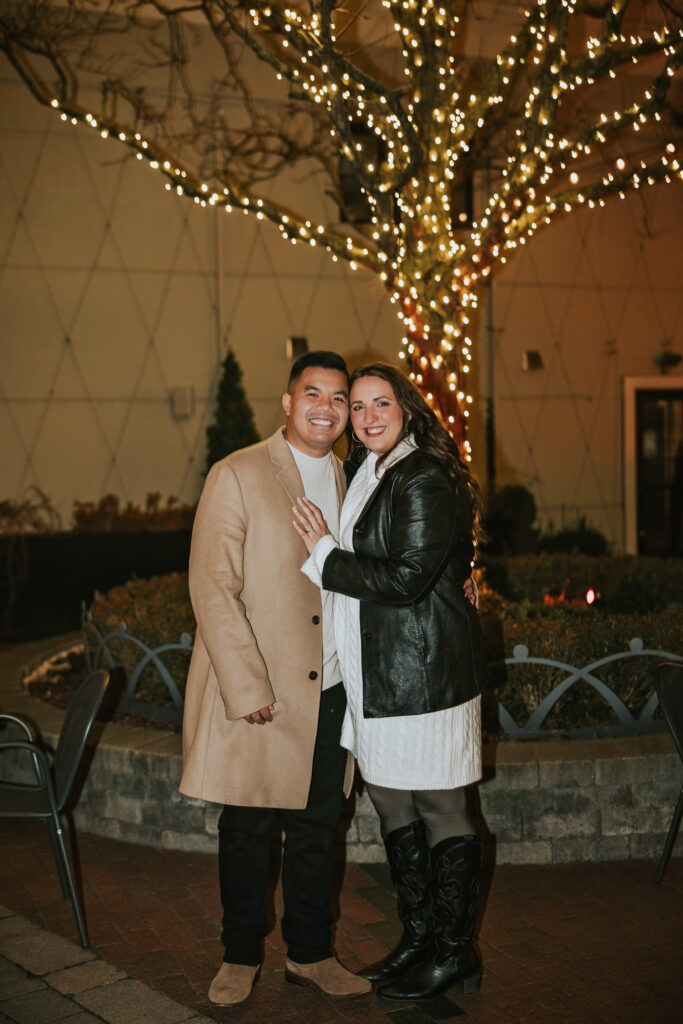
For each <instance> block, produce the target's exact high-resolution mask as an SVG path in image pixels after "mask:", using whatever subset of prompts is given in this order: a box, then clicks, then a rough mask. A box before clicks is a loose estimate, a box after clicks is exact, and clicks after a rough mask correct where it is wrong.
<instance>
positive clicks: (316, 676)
mask: <svg viewBox="0 0 683 1024" xmlns="http://www.w3.org/2000/svg"><path fill="white" fill-rule="evenodd" d="M308 678H309V679H317V678H318V673H317V672H309V673H308Z"/></svg>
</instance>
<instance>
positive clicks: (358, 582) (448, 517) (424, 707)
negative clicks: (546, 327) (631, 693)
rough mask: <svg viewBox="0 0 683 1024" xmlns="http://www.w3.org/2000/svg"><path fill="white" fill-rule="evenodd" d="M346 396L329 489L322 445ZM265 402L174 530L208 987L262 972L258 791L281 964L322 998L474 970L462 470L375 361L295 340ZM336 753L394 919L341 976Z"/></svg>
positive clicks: (471, 661)
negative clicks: (204, 808) (207, 814)
mask: <svg viewBox="0 0 683 1024" xmlns="http://www.w3.org/2000/svg"><path fill="white" fill-rule="evenodd" d="M349 403H350V417H351V424H352V426H353V434H352V437H353V447H352V449H351V452H350V455H349V458H348V459H347V462H346V465H345V468H346V469H347V471H348V472H347V475H348V477H349V479H350V486H349V491H348V494H347V495H346V499H345V500H344V503H343V506H342V499H343V498H344V494H345V491H346V482H345V480H344V475H343V472H342V467H341V465H340V463H339V461H338V460H337V459H336V458H335V456H334V455H333V454H332V452H331V449H332V445H333V444H334V442H335V441H336V440H337V439H338V438H339V437H340V436H341V434H342V433H343V432H344V430H345V428H346V425H347V421H348V419H349ZM282 405H283V408H284V412H285V417H286V422H285V428H284V430H278V431H277V432H276V433H275V434H274V435H273V436H272V437H271V438H269V439H268V440H267V441H264V442H261V443H260V444H257V445H254V446H252V447H251V448H247V449H242V450H241V451H238V452H235V453H233V454H232V455H230V456H229V457H228V458H226V459H223V460H222V461H221V462H219V463H217V464H216V465H215V466H213V468H212V469H211V471H210V473H209V475H208V477H207V480H206V484H205V487H204V491H203V493H202V497H201V500H200V502H199V506H198V509H197V515H196V519H195V525H194V530H193V535H192V549H191V554H190V594H191V598H192V605H193V608H194V612H195V616H196V619H197V634H196V639H195V645H194V650H193V654H192V661H191V664H190V670H189V675H188V681H187V690H186V704H185V719H184V723H183V754H184V771H183V777H182V781H181V786H180V789H181V792H183V793H185V794H186V795H188V796H192V797H198V798H201V799H203V800H210V801H214V802H217V803H221V804H223V805H224V807H223V811H222V813H221V816H220V818H219V822H218V834H219V855H218V865H219V881H220V891H221V901H222V905H223V929H222V942H223V946H224V949H225V953H224V957H223V964H222V965H221V968H220V970H219V971H218V974H217V975H216V977H215V978H214V980H213V982H212V984H211V988H210V989H209V998H210V1000H211V1001H212V1002H214V1003H217V1004H219V1005H236V1004H237V1003H240V1002H242V1001H243V1000H244V999H246V998H247V997H248V996H249V994H250V992H251V989H252V986H253V984H254V982H255V981H256V979H257V976H258V971H259V967H260V964H261V960H262V943H263V939H264V936H265V935H266V932H267V930H268V920H267V914H266V909H265V900H264V897H265V890H266V883H267V877H268V869H269V860H270V847H269V840H270V834H271V830H272V824H273V817H274V815H275V812H276V809H278V810H282V811H283V816H284V817H283V825H284V846H283V852H282V889H283V897H284V905H285V911H284V916H283V919H282V934H283V938H284V940H285V943H286V945H287V962H286V978H287V980H289V981H291V982H294V983H296V984H301V985H313V986H315V987H317V988H318V989H320V990H321V991H322V992H324V993H325V994H326V995H328V996H332V997H336V998H342V997H346V996H354V995H360V994H362V993H364V992H367V991H369V990H370V988H371V986H374V987H375V988H378V989H379V990H380V992H381V994H382V995H383V996H386V997H388V998H395V999H418V998H425V997H428V996H432V995H436V994H437V993H438V992H442V991H444V990H445V989H446V988H448V987H450V986H451V985H453V984H455V983H456V982H461V983H462V984H463V985H464V986H465V988H466V990H471V989H473V988H476V987H477V986H478V984H479V978H480V964H479V959H478V955H477V953H476V950H475V949H474V947H473V945H472V933H473V927H474V918H475V915H476V910H477V897H478V891H479V871H480V864H481V843H480V838H479V836H477V835H476V833H475V828H474V825H473V823H472V821H471V819H470V818H469V816H468V813H467V809H466V806H465V796H464V789H463V787H464V786H466V785H468V784H469V783H472V782H475V781H476V780H477V779H479V778H480V776H481V767H480V723H479V697H478V694H479V693H480V692H481V690H482V688H483V684H484V677H485V659H484V651H483V640H482V635H481V629H480V626H479V622H478V619H477V614H476V611H475V610H474V608H473V607H472V605H471V604H470V602H469V601H468V600H467V598H466V596H465V592H464V590H463V587H464V585H465V583H466V581H467V580H468V579H469V576H470V565H471V561H472V557H473V536H474V532H475V529H476V524H477V521H478V513H479V497H478V491H477V488H476V485H475V484H474V481H473V480H472V478H471V476H470V474H469V471H468V469H467V467H466V466H465V464H464V463H463V462H462V461H461V460H460V457H459V455H458V452H457V448H456V446H455V443H454V442H453V440H452V438H451V437H450V435H449V434H448V433H447V431H446V430H444V428H443V427H441V425H440V424H439V423H438V421H437V419H436V417H435V415H434V413H433V412H432V411H431V410H430V409H429V407H428V406H427V405H426V403H425V402H424V400H423V399H422V397H421V396H420V394H419V392H418V391H417V389H416V388H415V387H414V386H413V385H412V384H411V383H410V382H409V381H407V380H406V378H405V377H404V376H403V375H402V374H401V373H400V372H399V371H398V370H396V369H394V368H393V367H391V366H385V365H383V364H375V365H372V366H368V367H363V368H361V369H359V370H356V371H355V372H354V374H353V376H352V377H351V382H350V388H349V378H348V375H347V372H346V366H345V364H344V361H343V359H342V358H341V357H340V356H338V355H336V354H335V353H332V352H311V353H308V354H306V355H304V356H302V357H301V358H300V359H298V360H297V361H296V362H295V363H294V364H293V366H292V370H291V374H290V379H289V384H288V388H287V391H286V393H285V394H284V395H283V399H282ZM297 534H298V535H299V536H297ZM337 538H338V539H339V543H337ZM307 552H308V555H309V557H308V558H307V557H306V555H307ZM342 678H343V679H344V683H343V684H342ZM347 751H348V753H347ZM352 754H353V756H355V758H356V759H357V760H358V763H359V767H360V770H361V773H362V775H363V778H364V780H365V782H366V785H367V788H368V793H369V795H370V798H371V800H372V802H373V804H374V806H375V808H376V809H377V811H378V813H379V815H380V821H381V828H382V836H383V838H384V842H385V846H386V850H387V855H388V858H389V863H390V866H391V871H392V877H393V879H394V883H395V885H396V889H397V895H398V912H399V917H400V919H401V922H402V924H403V926H404V932H403V936H402V938H401V941H400V942H399V944H398V946H397V947H396V949H395V950H394V951H393V952H392V953H390V954H389V956H388V957H386V958H385V959H384V960H383V961H381V962H380V963H379V964H374V965H372V966H371V967H369V968H366V969H365V970H364V971H362V972H361V973H360V975H354V974H352V973H351V972H350V971H347V970H346V968H344V967H343V966H342V965H341V964H340V963H339V961H338V960H337V959H336V957H335V956H334V955H333V951H332V934H331V933H332V910H331V896H332V868H333V859H332V855H333V843H334V835H335V830H336V826H337V823H338V819H339V815H340V812H341V806H342V794H343V793H345V794H346V795H348V793H349V791H350V787H351V783H352V777H353V757H352V756H351V755H352Z"/></svg>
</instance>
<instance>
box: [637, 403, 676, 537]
mask: <svg viewBox="0 0 683 1024" xmlns="http://www.w3.org/2000/svg"><path fill="white" fill-rule="evenodd" d="M636 443H637V447H636V452H637V455H636V493H637V509H638V523H637V532H638V554H639V555H664V556H666V555H683V391H681V390H680V389H676V388H666V387H662V388H661V390H659V389H656V390H655V389H652V390H650V389H647V390H645V389H644V390H637V391H636Z"/></svg>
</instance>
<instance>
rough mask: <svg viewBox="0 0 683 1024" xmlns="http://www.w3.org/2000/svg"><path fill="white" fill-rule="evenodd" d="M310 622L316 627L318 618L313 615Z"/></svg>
mask: <svg viewBox="0 0 683 1024" xmlns="http://www.w3.org/2000/svg"><path fill="white" fill-rule="evenodd" d="M311 622H312V623H313V625H314V626H317V625H318V623H319V622H320V616H319V615H314V616H313V618H312V619H311Z"/></svg>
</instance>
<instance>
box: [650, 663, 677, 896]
mask: <svg viewBox="0 0 683 1024" xmlns="http://www.w3.org/2000/svg"><path fill="white" fill-rule="evenodd" d="M655 686H656V689H657V696H658V697H659V703H660V706H661V709H662V713H663V715H664V718H665V720H666V724H667V725H668V727H669V732H670V733H671V735H672V737H673V741H674V743H675V744H676V747H677V749H678V753H679V755H680V758H681V761H683V664H682V663H681V662H675V661H665V662H663V663H662V664H661V665H660V666H659V667H658V669H657V680H656V684H655ZM682 815H683V785H681V790H680V793H679V794H678V801H677V803H676V809H675V810H674V816H673V818H672V819H671V825H670V826H669V832H668V835H667V837H666V842H665V843H664V849H663V850H662V856H661V859H660V861H659V867H658V868H657V884H659V883H660V882H661V880H662V878H663V877H664V872H665V870H666V866H667V864H668V863H669V857H670V856H671V851H672V850H673V846H674V843H675V842H676V836H677V834H678V828H679V825H680V824H681V816H682Z"/></svg>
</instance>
